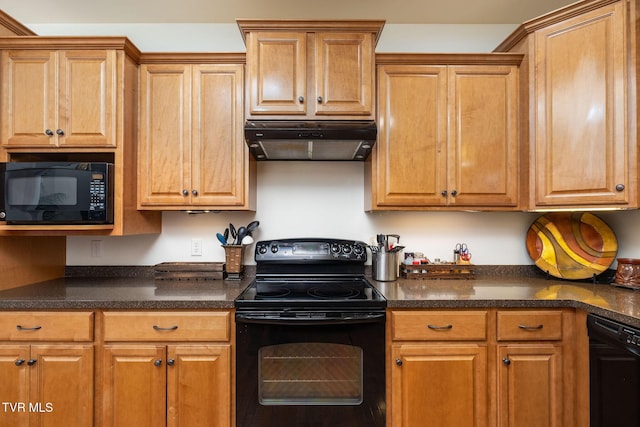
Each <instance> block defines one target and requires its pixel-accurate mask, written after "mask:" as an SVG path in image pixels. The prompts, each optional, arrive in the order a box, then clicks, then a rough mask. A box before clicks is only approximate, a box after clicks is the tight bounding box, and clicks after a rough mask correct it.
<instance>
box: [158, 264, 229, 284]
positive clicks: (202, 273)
mask: <svg viewBox="0 0 640 427" xmlns="http://www.w3.org/2000/svg"><path fill="white" fill-rule="evenodd" d="M223 266H224V263H222V262H163V263H160V264H157V265H156V266H155V267H154V278H155V279H159V280H222V278H223Z"/></svg>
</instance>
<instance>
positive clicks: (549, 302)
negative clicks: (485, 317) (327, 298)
mask: <svg viewBox="0 0 640 427" xmlns="http://www.w3.org/2000/svg"><path fill="white" fill-rule="evenodd" d="M372 283H373V284H374V285H375V286H376V288H377V289H378V290H379V291H380V292H381V293H382V294H383V295H384V297H385V298H386V299H387V306H388V307H389V308H430V309H433V308H443V309H455V308H561V307H573V308H579V309H583V310H586V311H588V312H590V313H595V314H600V315H602V316H605V317H608V318H611V319H615V320H619V321H621V322H624V323H627V324H629V325H632V326H636V327H640V291H637V290H633V289H627V288H621V287H617V286H613V285H610V284H591V283H584V282H571V281H565V280H556V279H544V278H536V277H513V276H511V277H483V278H479V279H475V280H408V279H398V280H396V281H394V282H376V281H372Z"/></svg>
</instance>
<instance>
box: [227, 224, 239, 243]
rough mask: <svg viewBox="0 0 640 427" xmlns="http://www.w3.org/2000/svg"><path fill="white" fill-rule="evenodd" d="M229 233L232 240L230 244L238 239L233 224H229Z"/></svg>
mask: <svg viewBox="0 0 640 427" xmlns="http://www.w3.org/2000/svg"><path fill="white" fill-rule="evenodd" d="M229 232H230V233H231V237H232V238H233V240H232V242H235V241H236V237H238V233H237V232H236V228H235V227H234V226H233V224H229Z"/></svg>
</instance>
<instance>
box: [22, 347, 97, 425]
mask: <svg viewBox="0 0 640 427" xmlns="http://www.w3.org/2000/svg"><path fill="white" fill-rule="evenodd" d="M31 359H32V360H35V361H36V362H35V364H34V365H33V366H32V367H31V368H30V371H31V380H30V383H31V389H30V395H31V399H30V402H32V404H34V405H37V406H36V407H34V408H32V411H31V418H32V422H33V425H38V426H87V427H88V426H91V425H93V346H92V345H68V346H64V345H34V346H32V348H31Z"/></svg>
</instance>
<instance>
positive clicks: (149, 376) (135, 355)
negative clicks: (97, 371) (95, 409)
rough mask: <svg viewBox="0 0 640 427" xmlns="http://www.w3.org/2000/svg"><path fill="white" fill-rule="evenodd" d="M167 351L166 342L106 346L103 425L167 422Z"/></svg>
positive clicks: (145, 424) (149, 424) (151, 426)
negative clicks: (164, 343) (164, 344)
mask: <svg viewBox="0 0 640 427" xmlns="http://www.w3.org/2000/svg"><path fill="white" fill-rule="evenodd" d="M165 354H166V350H165V346H163V345H152V344H146V345H143V344H138V345H106V346H105V347H104V361H103V363H104V366H103V376H104V379H103V381H104V383H103V387H102V389H103V402H102V403H103V415H102V416H103V423H102V425H104V426H114V427H119V426H148V427H156V426H163V425H165V423H166V398H167V396H166V367H165V364H166V360H165Z"/></svg>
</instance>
